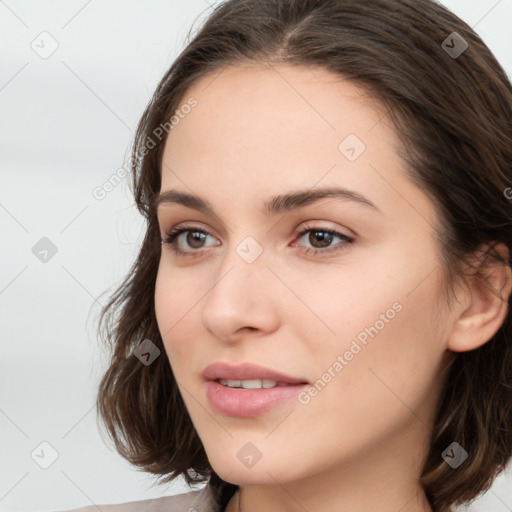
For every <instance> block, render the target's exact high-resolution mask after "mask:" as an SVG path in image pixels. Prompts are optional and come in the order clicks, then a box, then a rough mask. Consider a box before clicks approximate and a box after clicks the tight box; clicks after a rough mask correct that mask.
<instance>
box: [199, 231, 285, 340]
mask: <svg viewBox="0 0 512 512" xmlns="http://www.w3.org/2000/svg"><path fill="white" fill-rule="evenodd" d="M267 262H268V258H267V253H266V251H265V250H264V248H263V246H262V245H261V244H260V243H259V242H258V241H257V240H256V239H255V238H254V237H251V236H248V237H246V238H244V239H243V240H242V241H241V242H240V243H238V244H236V245H234V246H233V247H230V249H229V253H227V254H225V255H224V256H223V260H222V263H221V264H220V265H219V267H218V272H217V274H216V279H215V282H214V284H213V285H212V288H211V290H210V292H209V293H208V294H207V296H206V297H205V301H204V303H203V309H202V313H201V314H202V321H203V324H204V325H205V327H206V328H207V329H208V330H210V331H211V332H213V333H214V334H215V335H216V336H217V337H219V338H224V339H227V338H229V337H230V335H232V334H234V333H235V332H236V331H238V330H239V329H240V328H243V327H252V328H255V329H262V330H268V329H272V328H273V327H274V324H275V322H276V313H277V308H276V307H275V303H274V298H273V295H275V293H273V291H272V288H271V287H270V283H269V284H267V281H270V279H272V278H274V279H275V276H273V274H272V272H270V271H269V270H268V268H267V266H266V265H267Z"/></svg>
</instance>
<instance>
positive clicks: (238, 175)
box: [162, 64, 429, 210]
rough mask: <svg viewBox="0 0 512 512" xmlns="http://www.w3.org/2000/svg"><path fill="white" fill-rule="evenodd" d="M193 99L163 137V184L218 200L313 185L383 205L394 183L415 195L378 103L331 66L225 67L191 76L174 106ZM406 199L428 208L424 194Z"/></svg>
mask: <svg viewBox="0 0 512 512" xmlns="http://www.w3.org/2000/svg"><path fill="white" fill-rule="evenodd" d="M191 98H193V99H194V100H195V101H196V102H197V104H196V106H195V107H194V108H192V109H187V112H188V113H187V114H185V115H183V116H181V120H180V122H179V123H178V124H177V125H176V126H174V127H173V129H172V130H171V131H170V133H169V135H168V137H167V141H166V145H165V150H164V156H163V164H162V190H168V189H170V188H175V187H176V188H180V189H181V190H186V189H187V188H188V189H190V190H189V191H193V192H194V193H196V194H199V195H203V196H207V197H209V198H210V199H211V202H213V203H215V202H216V203H217V204H223V203H225V202H226V201H231V202H233V201H242V200H243V201H247V200H248V199H247V198H250V197H255V196H261V197H268V196H270V195H271V194H273V193H276V192H280V191H282V190H286V191H288V190H290V189H291V188H305V187H313V186H315V185H316V184H318V185H322V186H324V185H325V186H332V185H340V186H344V187H347V188H351V189H353V190H358V191H360V192H362V193H364V194H365V195H366V196H367V197H370V198H374V199H378V200H379V201H380V204H382V202H384V203H386V202H388V203H389V204H390V205H392V203H393V202H395V203H396V201H397V199H398V198H399V195H398V194H397V189H398V190H401V191H402V193H403V194H406V195H411V194H413V195H414V194H416V196H417V195H418V193H419V194H421V191H418V190H413V188H414V185H413V184H412V182H408V183H407V182H406V181H407V178H406V174H405V163H404V162H403V161H402V160H401V159H400V158H399V156H398V155H397V152H396V150H397V148H398V146H399V145H400V141H399V139H398V137H397V135H396V133H395V132H394V130H393V128H392V126H391V123H390V122H389V120H388V118H387V117H386V111H385V108H384V106H383V105H381V104H380V103H379V102H378V101H376V100H375V99H374V98H372V97H370V96H369V95H368V94H367V93H366V91H365V90H364V89H362V88H361V87H360V86H358V85H357V84H355V83H354V82H352V81H349V80H347V79H345V78H344V77H342V76H339V75H336V74H334V73H332V72H330V71H329V70H326V69H323V68H317V67H296V66H291V65H282V64H280V65H274V64H273V65H269V66H252V65H251V66H248V65H245V66H232V67H228V68H224V69H221V70H218V71H216V72H215V73H212V74H210V75H208V76H206V77H203V78H202V79H200V80H198V81H197V82H196V83H195V84H193V85H192V86H191V87H190V88H189V89H188V91H187V92H186V93H185V95H184V97H183V99H182V101H181V105H184V104H186V103H187V102H189V101H190V99H191ZM178 110H179V108H178ZM354 157H355V158H354ZM233 187H236V190H235V189H234V188H233ZM404 187H405V189H408V190H404ZM234 192H236V194H235V193H234ZM228 196H229V197H228ZM244 198H245V199H244ZM410 199H411V200H413V201H419V202H421V201H423V202H424V203H425V208H426V209H427V210H428V208H429V205H428V204H427V203H426V202H425V198H418V197H414V198H412V197H410ZM375 202H377V203H378V201H377V200H376V201H375ZM258 207H260V205H258Z"/></svg>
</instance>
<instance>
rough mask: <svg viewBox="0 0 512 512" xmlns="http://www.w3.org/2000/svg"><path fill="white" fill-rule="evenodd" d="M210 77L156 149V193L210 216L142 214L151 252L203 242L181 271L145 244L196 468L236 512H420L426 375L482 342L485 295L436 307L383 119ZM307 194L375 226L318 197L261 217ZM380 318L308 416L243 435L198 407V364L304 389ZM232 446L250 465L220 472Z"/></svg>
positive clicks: (260, 77) (305, 407)
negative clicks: (272, 203)
mask: <svg viewBox="0 0 512 512" xmlns="http://www.w3.org/2000/svg"><path fill="white" fill-rule="evenodd" d="M215 76H216V77H215V79H213V77H212V76H210V77H207V78H203V79H202V80H200V81H198V82H196V83H195V84H194V85H193V86H192V87H191V88H190V90H189V91H187V93H186V94H185V97H184V100H183V104H184V103H185V102H186V101H187V100H188V99H189V98H190V97H191V96H193V97H194V98H196V99H197V101H198V104H197V106H196V107H195V108H193V109H192V111H191V112H190V113H189V114H188V115H187V116H185V118H184V119H182V120H181V121H180V122H179V124H177V125H176V126H174V128H173V129H172V131H171V132H170V134H169V136H168V139H167V141H166V146H165V151H164V156H163V165H162V186H161V191H167V190H170V189H176V190H179V191H183V192H188V193H193V194H196V195H199V196H200V197H202V198H204V199H206V200H207V201H208V202H209V203H211V205H212V207H213V208H214V211H215V214H216V216H212V215H206V214H204V213H201V212H198V211H196V210H194V209H190V208H187V207H185V206H183V205H178V204H162V205H160V207H159V209H158V221H159V225H160V229H161V233H162V236H164V237H165V236H166V235H167V234H168V232H169V231H170V230H171V229H172V228H173V227H180V226H182V225H184V224H185V223H192V224H193V227H196V228H197V227H199V228H201V229H203V230H206V231H207V232H208V233H209V235H208V237H207V238H206V239H205V240H204V242H203V246H201V245H200V244H199V245H191V242H192V243H193V240H191V239H190V237H189V238H188V243H187V238H186V234H185V235H181V236H180V237H179V240H180V242H179V243H180V248H181V249H182V250H184V251H188V252H189V253H191V252H194V251H195V252H196V253H201V251H202V253H201V254H200V256H198V257H190V256H178V255H176V254H175V253H174V252H173V250H172V248H171V246H169V245H168V244H165V243H164V244H163V245H162V255H161V259H160V266H159V270H158V277H157V282H156V292H155V307H156V315H157V321H158V325H159V329H160V332H161V334H162V338H163V342H164V346H165V350H166V352H167V355H168V357H169V360H170V363H171V366H172V368H173V372H174V375H175V377H176V379H177V382H178V385H179V388H180V391H181V393H182V396H183V399H184V401H185V404H186V407H187V409H188V411H189V413H190V416H191V418H192V421H193V423H194V425H195V427H196V429H197V432H198V434H199V436H200V438H201V441H202V442H203V444H204V447H205V450H206V453H207V455H208V458H209V461H210V463H211V465H212V467H213V468H214V470H215V471H216V472H217V473H218V474H219V475H220V476H221V477H222V478H224V479H225V480H226V481H229V482H232V483H236V484H238V485H240V486H241V489H242V493H241V496H242V497H241V500H242V501H241V503H242V510H243V512H256V511H257V510H259V511H261V510H265V511H267V512H275V511H289V512H292V511H304V510H309V511H312V510H314V511H315V512H324V511H325V512H326V511H332V510H352V511H357V512H370V511H372V512H374V511H375V510H390V511H393V510H396V511H398V510H400V511H401V512H413V511H414V512H416V511H431V508H430V506H429V505H428V502H427V500H426V498H425V495H424V492H423V490H422V488H421V486H420V485H419V483H418V476H419V474H420V470H421V465H422V462H423V458H424V457H425V455H426V453H427V447H428V442H429V439H430V435H431V432H432V426H431V425H432V421H433V411H434V408H435V405H436V402H437V398H438V395H439V390H440V386H441V384H442V381H443V378H444V376H445V375H446V374H445V373H443V370H445V369H446V368H447V365H448V363H449V362H450V361H451V359H452V358H453V357H454V355H455V354H454V352H455V351H464V350H471V349H474V348H477V347H478V346H479V345H481V344H483V343H484V342H485V341H487V340H488V339H490V337H491V336H492V335H493V334H494V332H496V330H497V329H498V328H499V326H500V325H501V322H502V321H503V318H504V315H505V313H506V307H505V309H504V308H503V305H502V303H501V302H500V301H496V300H494V299H492V297H493V294H492V293H491V294H489V293H487V292H486V291H485V287H484V290H483V291H482V290H481V287H480V288H478V290H479V291H478V293H477V292H476V291H475V290H477V288H476V287H475V288H474V289H473V288H471V287H470V286H468V287H464V286H461V287H460V293H459V296H458V302H455V304H454V305H453V306H452V308H451V309H448V307H447V306H446V303H445V296H444V292H443V290H442V286H441V284H442V281H441V279H442V276H441V271H440V263H441V260H440V253H439V247H438V246H437V244H436V240H435V238H434V231H433V226H434V225H436V223H437V222H438V219H437V216H436V211H435V209H434V205H433V204H432V203H431V202H430V200H429V199H428V198H427V196H426V195H425V194H424V193H423V191H422V190H420V189H419V188H417V187H416V186H415V185H414V184H413V183H412V181H410V179H409V178H408V177H407V176H406V171H405V164H404V162H403V161H402V160H401V159H400V158H399V157H398V156H397V154H396V148H397V146H398V143H399V141H398V138H397V136H396V134H395V133H394V131H393V129H392V127H391V126H390V125H389V124H387V122H386V118H385V113H384V110H383V108H382V107H381V106H380V105H379V104H378V103H377V102H376V101H374V100H372V99H370V98H369V97H368V96H366V95H365V94H364V91H362V90H361V89H359V88H358V87H356V86H355V85H354V83H350V82H348V81H344V80H342V79H341V78H340V77H338V76H337V75H334V74H331V73H330V72H329V71H327V70H323V69H319V68H305V67H292V66H289V65H284V64H280V65H273V66H267V67H265V66H244V67H229V68H226V69H224V70H223V71H222V72H221V73H220V74H217V73H216V75H215ZM350 133H352V134H356V135H357V136H358V137H359V139H361V140H362V141H364V144H365V146H366V149H365V151H364V152H363V153H362V154H361V155H360V156H359V157H358V158H357V159H356V160H355V161H349V160H348V159H347V158H346V157H345V156H344V154H342V153H341V152H340V151H339V150H338V145H339V144H340V142H341V141H343V139H344V138H345V137H346V136H347V135H348V134H350ZM324 186H325V187H328V186H340V187H345V188H349V189H351V190H353V191H355V192H357V193H359V194H361V195H364V196H365V197H366V198H367V199H368V200H370V201H371V202H372V203H374V204H375V205H376V206H377V207H378V209H379V210H380V212H379V211H377V210H374V209H372V208H369V207H368V206H365V205H364V204H360V203H357V202H354V201H348V200H340V199H337V198H335V199H323V200H321V201H318V202H315V203H311V204H309V205H307V206H306V207H303V208H301V209H300V210H297V211H292V212H288V213H286V214H279V215H275V216H270V217H269V216H266V215H264V214H263V213H262V206H263V203H264V201H266V200H268V199H269V198H270V197H272V196H274V195H277V194H284V193H287V192H291V191H296V190H299V189H308V190H309V189H317V188H320V187H324ZM412 205H414V207H413V206H412ZM305 227H308V228H315V229H316V230H317V231H319V230H320V231H321V228H331V229H335V230H336V231H339V232H340V233H342V234H346V235H350V236H353V237H354V243H353V244H348V243H347V242H344V241H343V240H342V239H340V238H338V237H336V236H335V237H333V239H332V241H331V242H330V245H329V243H327V246H325V248H324V249H322V247H324V246H322V245H321V243H320V242H319V241H318V240H319V238H318V237H316V238H315V231H314V230H313V232H309V233H307V234H305V235H303V236H302V237H299V236H298V235H297V232H298V231H300V230H301V229H302V228H305ZM191 231H193V228H191ZM247 236H252V237H253V238H254V239H255V240H257V242H258V243H259V244H260V245H261V247H262V248H263V252H262V254H261V255H260V256H259V257H258V258H257V259H256V260H255V261H254V262H252V263H247V262H246V261H245V260H244V259H242V258H241V257H240V256H239V254H238V253H237V252H236V248H237V246H238V245H239V244H240V243H241V242H242V241H243V240H244V239H245V238H246V237H247ZM315 243H316V245H315ZM306 248H310V249H311V248H317V249H319V251H322V250H323V251H328V250H329V249H331V252H330V253H327V252H325V253H324V254H321V253H318V254H313V253H309V254H306V252H305V250H306ZM332 249H334V250H332ZM251 250H252V249H251ZM496 272H499V271H498V270H497V271H496ZM496 275H497V279H498V280H499V279H502V278H503V279H506V278H510V275H509V274H508V275H505V274H499V273H497V274H496ZM503 276H504V277H503ZM507 290H508V291H509V290H510V286H509V287H508V288H507V289H505V292H506V291H507ZM394 303H399V304H400V305H401V310H400V312H397V313H396V315H395V316H394V318H393V319H391V320H389V321H388V322H386V323H385V326H384V328H382V329H381V330H379V332H378V334H377V335H376V336H374V337H373V338H371V337H369V338H368V341H367V345H366V346H364V345H363V344H362V343H359V345H360V346H362V347H363V348H362V350H360V351H359V352H358V353H357V354H356V355H354V356H353V358H352V360H350V361H348V362H347V364H346V365H344V367H343V369H342V370H341V371H338V372H337V373H336V372H334V375H335V376H334V377H333V378H332V379H331V381H330V382H329V383H328V384H327V385H326V386H325V388H324V389H322V391H320V392H319V393H318V394H317V395H316V396H314V397H312V398H311V400H310V401H309V403H307V404H302V403H299V401H298V400H296V399H292V400H289V401H287V402H285V403H283V404H282V405H280V406H279V407H277V408H275V409H273V410H272V411H270V412H267V413H265V414H263V415H261V416H258V417H253V418H248V419H247V418H245V419H244V418H233V417H228V416H225V415H222V414H220V413H217V412H216V411H215V410H214V409H213V408H212V406H211V405H210V403H209V402H208V400H207V397H206V393H205V389H204V385H203V381H202V378H201V372H202V371H203V370H204V368H205V367H206V366H207V365H209V364H211V363H213V362H216V361H226V362H230V363H240V362H252V363H255V364H259V365H262V366H266V367H269V368H272V369H275V370H278V371H280V372H283V373H286V374H288V375H292V376H296V377H301V378H303V379H305V380H307V381H308V382H310V383H314V382H315V381H316V380H317V379H319V378H321V377H322V375H323V374H324V373H325V372H326V371H328V369H329V368H332V366H333V363H334V362H335V361H336V360H337V357H338V356H339V355H343V354H344V353H345V352H346V350H348V349H349V348H350V345H351V342H352V340H354V339H356V336H357V335H358V334H360V333H361V331H364V329H365V328H367V327H370V326H373V325H374V324H375V323H376V321H377V320H379V318H381V317H380V315H381V314H385V312H386V311H387V310H389V309H390V308H392V305H393V304H394ZM331 373H332V370H331ZM248 442H251V443H253V444H254V445H255V446H256V447H257V448H258V450H259V451H260V452H261V454H262V456H261V459H260V460H259V461H258V462H257V463H256V464H254V465H253V466H252V467H246V466H245V465H244V464H243V463H242V462H241V461H240V460H239V458H238V457H237V452H238V451H239V450H240V449H241V448H242V447H243V446H244V445H245V444H246V443H248ZM440 456H441V454H440ZM454 471H455V470H454ZM237 499H238V496H234V497H233V499H232V500H231V502H230V503H229V505H228V508H227V510H228V511H229V512H233V511H235V510H238V509H237Z"/></svg>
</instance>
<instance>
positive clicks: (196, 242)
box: [187, 231, 206, 249]
mask: <svg viewBox="0 0 512 512" xmlns="http://www.w3.org/2000/svg"><path fill="white" fill-rule="evenodd" d="M205 236H206V235H205V234H204V233H199V232H197V231H192V232H190V233H189V234H188V235H187V243H188V244H189V245H190V247H193V248H194V249H198V248H200V247H201V242H202V241H203V240H204V238H205Z"/></svg>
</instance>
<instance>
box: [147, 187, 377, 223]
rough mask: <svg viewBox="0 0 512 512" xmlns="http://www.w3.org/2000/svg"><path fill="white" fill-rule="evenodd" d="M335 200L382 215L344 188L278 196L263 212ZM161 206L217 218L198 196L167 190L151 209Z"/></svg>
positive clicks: (366, 201) (274, 212)
mask: <svg viewBox="0 0 512 512" xmlns="http://www.w3.org/2000/svg"><path fill="white" fill-rule="evenodd" d="M330 198H336V199H340V200H343V201H352V202H355V203H357V204H361V205H364V206H367V207H369V208H372V209H374V210H375V211H377V212H379V213H382V211H381V210H380V208H378V207H377V206H376V205H375V204H374V203H372V202H371V201H370V200H369V199H367V198H366V197H364V196H363V195H361V194H358V193H357V192H354V191H352V190H348V189H346V188H340V187H335V188H332V187H331V188H319V189H315V190H299V191H297V192H290V193H287V194H280V195H277V196H274V197H272V198H270V199H269V200H267V201H265V203H264V207H263V212H264V213H265V214H266V215H268V216H271V215H278V214H281V213H287V212H290V211H292V210H297V209H299V208H303V207H304V206H307V205H308V204H311V203H314V202H317V201H320V200H321V199H330ZM162 204H181V205H182V206H185V207H187V208H191V209H194V210H198V211H200V212H202V213H205V214H208V215H212V216H215V217H217V215H216V213H215V212H214V210H213V207H212V205H211V204H210V203H209V202H208V201H206V200H205V199H202V198H201V197H199V196H196V195H193V194H189V193H186V192H180V191H178V190H173V189H171V190H167V191H165V192H162V193H160V194H159V195H158V196H156V198H155V200H154V201H153V208H154V209H155V210H156V209H158V207H159V206H160V205H162Z"/></svg>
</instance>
